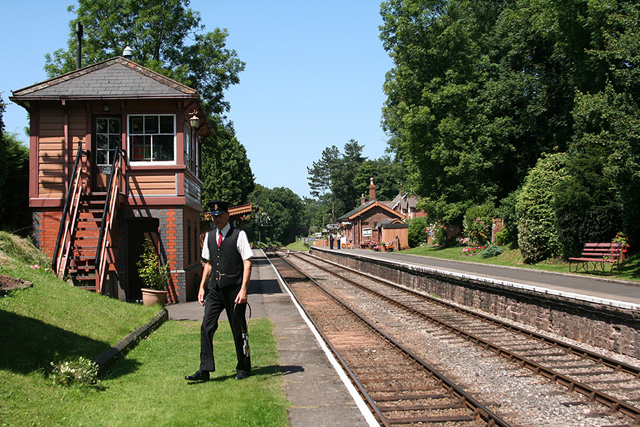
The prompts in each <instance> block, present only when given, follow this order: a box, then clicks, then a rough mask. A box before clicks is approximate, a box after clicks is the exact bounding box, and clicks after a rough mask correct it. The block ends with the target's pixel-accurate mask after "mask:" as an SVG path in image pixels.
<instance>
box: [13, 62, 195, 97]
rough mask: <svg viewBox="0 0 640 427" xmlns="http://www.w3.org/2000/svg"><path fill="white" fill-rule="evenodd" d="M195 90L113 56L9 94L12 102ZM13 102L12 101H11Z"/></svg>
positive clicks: (188, 94) (185, 94) (178, 94)
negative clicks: (11, 95) (11, 94)
mask: <svg viewBox="0 0 640 427" xmlns="http://www.w3.org/2000/svg"><path fill="white" fill-rule="evenodd" d="M197 97H198V94H197V93H196V91H195V90H194V89H192V88H190V87H188V86H186V85H183V84H181V83H178V82H176V81H175V80H171V79H169V78H168V77H165V76H163V75H161V74H159V73H156V72H155V71H151V70H150V69H148V68H145V67H143V66H141V65H138V64H136V63H135V62H132V61H129V60H128V59H125V58H123V57H120V56H118V57H115V58H112V59H109V60H107V61H103V62H100V63H98V64H94V65H90V66H87V67H84V68H80V69H78V70H75V71H72V72H70V73H67V74H64V75H62V76H58V77H54V78H52V79H49V80H46V81H44V82H41V83H37V84H35V85H32V86H28V87H26V88H23V89H19V90H16V91H13V97H12V98H15V101H28V100H36V99H41V100H44V99H60V98H69V99H73V98H75V99H114V98H116V99H117V98H123V99H124V98H126V99H132V98H137V99H144V98H147V99H149V98H197ZM12 100H13V99H12Z"/></svg>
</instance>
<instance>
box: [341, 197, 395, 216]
mask: <svg viewBox="0 0 640 427" xmlns="http://www.w3.org/2000/svg"><path fill="white" fill-rule="evenodd" d="M374 206H379V207H381V208H383V209H384V210H386V211H388V212H389V213H390V214H391V215H396V216H398V217H399V218H402V217H403V215H402V214H401V213H399V212H396V211H394V210H393V209H391V208H390V207H388V206H387V205H385V204H384V203H382V202H378V201H376V200H369V201H368V202H367V203H365V204H364V205H360V206H358V207H357V208H355V209H353V210H351V211H349V212H347V213H346V214H344V215H342V216H341V217H340V218H338V219H337V221H348V220H350V219H353V218H355V217H356V216H357V214H359V213H363V212H365V211H367V210H369V209H371V208H373V207H374Z"/></svg>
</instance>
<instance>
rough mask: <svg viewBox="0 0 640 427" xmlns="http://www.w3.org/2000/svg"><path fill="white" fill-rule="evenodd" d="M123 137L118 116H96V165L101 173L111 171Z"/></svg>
mask: <svg viewBox="0 0 640 427" xmlns="http://www.w3.org/2000/svg"><path fill="white" fill-rule="evenodd" d="M121 138H122V134H121V133H120V119H119V118H118V117H97V118H96V166H98V169H99V170H100V171H101V173H106V174H109V173H110V170H111V165H112V164H113V159H114V157H115V153H116V148H117V147H118V146H120V139H121Z"/></svg>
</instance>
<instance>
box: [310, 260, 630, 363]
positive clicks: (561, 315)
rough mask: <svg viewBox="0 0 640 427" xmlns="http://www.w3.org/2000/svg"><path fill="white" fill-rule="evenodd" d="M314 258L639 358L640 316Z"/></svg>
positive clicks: (419, 271)
mask: <svg viewBox="0 0 640 427" xmlns="http://www.w3.org/2000/svg"><path fill="white" fill-rule="evenodd" d="M311 253H312V254H313V255H315V256H318V257H321V258H323V259H327V260H330V261H333V262H335V263H338V264H341V265H344V266H347V267H351V268H353V269H355V270H358V271H362V272H364V273H368V274H372V275H375V276H379V277H382V278H384V279H386V280H389V281H391V282H393V283H396V284H400V285H402V286H405V287H407V288H409V289H412V290H415V291H418V292H420V293H423V294H425V295H430V296H436V297H438V298H441V299H443V300H446V301H451V302H454V303H457V304H460V305H464V306H466V307H472V308H475V309H479V310H481V311H483V312H485V313H487V314H490V315H494V316H498V317H502V318H506V319H510V320H514V321H517V322H520V323H522V324H524V325H529V326H532V327H536V328H538V329H541V330H543V331H547V332H550V333H553V334H556V335H560V336H563V337H566V338H570V339H573V340H576V341H580V342H583V343H586V344H589V345H592V346H595V347H599V348H603V349H605V350H610V351H614V352H616V353H620V354H624V355H626V356H631V357H636V358H640V313H639V312H637V311H634V310H626V309H623V308H618V307H612V306H608V305H604V304H597V303H593V302H587V301H581V300H576V299H572V298H566V297H562V296H557V295H549V294H545V293H542V292H537V291H531V290H527V289H519V288H514V287H511V286H508V285H500V284H496V283H492V282H489V281H483V280H480V279H462V278H460V277H457V276H454V275H447V274H446V273H437V272H433V271H431V270H429V269H426V268H422V267H419V266H408V265H403V264H398V263H395V262H391V261H385V260H380V259H370V258H364V257H360V256H358V255H356V254H349V253H348V252H344V251H341V252H335V253H334V252H329V251H322V250H314V249H313V248H312V249H311Z"/></svg>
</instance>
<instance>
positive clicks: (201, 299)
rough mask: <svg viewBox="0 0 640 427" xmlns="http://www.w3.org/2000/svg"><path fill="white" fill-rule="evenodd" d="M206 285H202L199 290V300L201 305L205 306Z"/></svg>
mask: <svg viewBox="0 0 640 427" xmlns="http://www.w3.org/2000/svg"><path fill="white" fill-rule="evenodd" d="M204 291H205V289H204V286H200V290H199V291H198V302H199V303H200V305H202V306H204V293H205V292H204Z"/></svg>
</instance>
